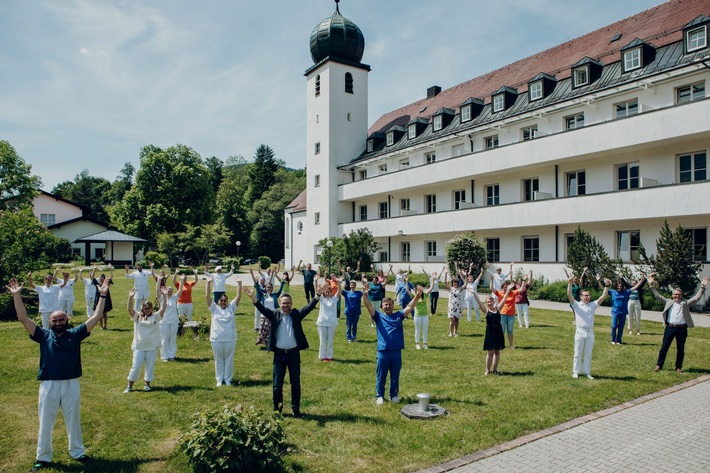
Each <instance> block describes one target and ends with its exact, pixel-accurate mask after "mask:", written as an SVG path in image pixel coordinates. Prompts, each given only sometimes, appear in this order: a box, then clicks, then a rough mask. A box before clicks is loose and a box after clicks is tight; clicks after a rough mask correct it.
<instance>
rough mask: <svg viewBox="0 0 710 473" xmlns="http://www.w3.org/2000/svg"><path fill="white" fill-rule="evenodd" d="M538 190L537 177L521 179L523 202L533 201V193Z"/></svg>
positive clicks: (538, 182)
mask: <svg viewBox="0 0 710 473" xmlns="http://www.w3.org/2000/svg"><path fill="white" fill-rule="evenodd" d="M539 190H540V180H539V179H538V178H537V177H534V178H532V179H523V202H530V201H532V200H535V192H537V191H539Z"/></svg>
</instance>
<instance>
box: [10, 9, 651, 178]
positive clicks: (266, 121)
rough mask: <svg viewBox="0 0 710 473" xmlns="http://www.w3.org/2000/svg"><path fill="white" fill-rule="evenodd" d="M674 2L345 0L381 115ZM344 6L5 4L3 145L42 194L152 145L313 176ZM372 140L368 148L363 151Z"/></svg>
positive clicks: (374, 107)
mask: <svg viewBox="0 0 710 473" xmlns="http://www.w3.org/2000/svg"><path fill="white" fill-rule="evenodd" d="M660 3H662V1H661V0H620V1H612V0H584V1H582V0H574V1H569V0H535V1H530V0H496V1H481V0H437V1H423V0H386V1H385V0H342V1H341V3H340V11H341V13H342V14H343V16H345V17H346V18H349V19H351V20H352V21H354V22H355V23H356V24H357V25H358V26H359V27H360V29H361V30H362V32H363V34H364V36H365V54H364V56H363V62H364V63H366V64H369V65H370V66H371V67H372V71H371V72H370V76H369V93H370V101H369V114H370V117H369V121H368V123H370V124H372V123H373V122H374V121H375V120H376V119H377V118H378V117H379V116H380V115H382V114H383V113H385V112H388V111H390V110H393V109H396V108H399V107H401V106H404V105H406V104H408V103H411V102H414V101H416V100H418V99H420V98H422V97H424V95H425V93H426V89H427V87H429V86H432V85H439V86H441V87H442V88H444V89H447V88H449V87H453V86H455V85H457V84H459V83H461V82H464V81H466V80H469V79H471V78H473V77H476V76H478V75H481V74H484V73H486V72H489V71H491V70H493V69H496V68H498V67H501V66H504V65H506V64H509V63H511V62H513V61H516V60H518V59H521V58H524V57H527V56H530V55H532V54H535V53H537V52H540V51H543V50H545V49H548V48H550V47H553V46H555V45H557V44H560V43H562V42H564V41H567V40H569V39H572V38H575V37H577V36H580V35H582V34H585V33H587V32H589V31H593V30H595V29H597V28H600V27H603V26H606V25H607V24H609V23H613V22H615V21H617V20H620V19H622V18H626V17H628V16H631V15H633V14H635V13H638V12H640V11H643V10H645V9H647V8H651V7H653V6H656V5H658V4H660ZM334 10H335V3H334V2H333V0H300V1H294V0H260V1H258V2H257V1H250V2H247V1H244V0H203V1H194V0H152V1H137V0H136V1H129V0H102V1H98V0H52V1H49V0H2V2H0V70H1V72H0V139H3V140H7V141H9V142H10V143H11V144H12V145H13V146H14V147H15V149H16V150H17V152H18V153H19V154H20V156H22V157H23V158H24V159H25V161H27V162H28V163H30V164H31V165H32V171H33V173H34V174H36V175H38V176H40V177H41V178H42V181H43V184H44V186H43V188H44V189H45V190H48V191H49V190H51V189H52V188H53V187H54V186H55V185H56V184H58V183H59V182H62V181H65V180H71V179H73V178H74V176H75V175H76V174H78V173H79V172H81V171H82V170H83V169H88V170H89V172H90V174H91V175H94V176H101V177H105V178H107V179H109V180H111V181H113V179H114V178H115V177H116V176H117V175H118V173H119V171H120V169H121V168H122V167H123V164H124V163H125V162H131V163H133V164H134V165H136V167H137V166H138V155H139V152H140V149H141V148H142V147H143V146H145V145H147V144H153V145H156V146H159V147H169V146H172V145H175V144H178V143H180V144H184V145H187V146H190V147H191V148H193V149H194V150H195V151H197V152H198V153H200V155H201V156H202V157H204V158H207V157H210V156H216V157H218V158H220V159H222V160H225V159H226V158H227V157H229V156H236V155H242V156H244V157H245V158H247V159H252V157H253V155H254V151H255V150H256V148H257V147H258V146H259V145H260V144H262V143H263V144H267V145H269V146H271V147H272V148H273V149H274V151H275V153H276V157H277V158H279V159H282V160H283V161H285V162H286V164H287V165H288V166H290V167H294V168H303V167H304V166H305V92H306V87H305V77H304V76H303V73H304V71H305V70H306V69H307V68H308V67H310V66H311V65H312V64H313V62H312V60H311V57H310V50H309V46H308V39H309V36H310V32H311V30H312V29H313V28H314V27H315V26H316V25H317V24H318V23H320V21H321V20H323V19H324V18H326V17H329V16H330V15H331V14H332V13H333V11H334ZM363 146H364V141H363Z"/></svg>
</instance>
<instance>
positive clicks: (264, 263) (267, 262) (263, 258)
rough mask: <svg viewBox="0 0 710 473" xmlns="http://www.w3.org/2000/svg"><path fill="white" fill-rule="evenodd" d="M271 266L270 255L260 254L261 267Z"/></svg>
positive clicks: (267, 267)
mask: <svg viewBox="0 0 710 473" xmlns="http://www.w3.org/2000/svg"><path fill="white" fill-rule="evenodd" d="M270 267H271V258H269V257H268V256H259V268H261V269H269V268H270Z"/></svg>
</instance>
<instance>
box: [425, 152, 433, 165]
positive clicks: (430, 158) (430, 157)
mask: <svg viewBox="0 0 710 473" xmlns="http://www.w3.org/2000/svg"><path fill="white" fill-rule="evenodd" d="M425 158H426V163H427V164H431V163H434V162H436V153H427V154H426V156H425Z"/></svg>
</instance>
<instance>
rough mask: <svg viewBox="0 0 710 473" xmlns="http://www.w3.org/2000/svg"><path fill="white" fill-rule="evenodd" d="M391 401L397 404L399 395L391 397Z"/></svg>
mask: <svg viewBox="0 0 710 473" xmlns="http://www.w3.org/2000/svg"><path fill="white" fill-rule="evenodd" d="M390 401H391V402H394V403H395V404H397V403H398V402H399V397H397V396H395V397H393V398H392V399H390Z"/></svg>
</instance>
